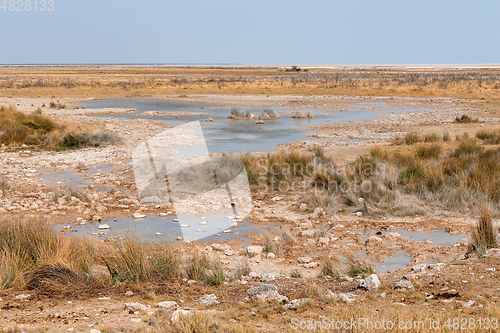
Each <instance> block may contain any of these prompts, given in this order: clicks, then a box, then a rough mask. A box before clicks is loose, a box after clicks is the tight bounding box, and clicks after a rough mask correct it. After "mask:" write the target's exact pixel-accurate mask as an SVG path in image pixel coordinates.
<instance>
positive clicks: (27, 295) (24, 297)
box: [14, 294, 31, 300]
mask: <svg viewBox="0 0 500 333" xmlns="http://www.w3.org/2000/svg"><path fill="white" fill-rule="evenodd" d="M30 297H31V294H21V295H17V296H14V299H16V300H28V298H30Z"/></svg>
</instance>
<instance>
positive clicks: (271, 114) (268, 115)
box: [259, 109, 280, 120]
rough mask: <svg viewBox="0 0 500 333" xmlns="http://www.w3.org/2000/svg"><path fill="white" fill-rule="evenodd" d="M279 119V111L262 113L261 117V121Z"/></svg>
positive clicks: (268, 110)
mask: <svg viewBox="0 0 500 333" xmlns="http://www.w3.org/2000/svg"><path fill="white" fill-rule="evenodd" d="M279 118H280V114H279V113H278V112H277V111H273V110H270V109H266V110H264V111H262V114H261V115H260V116H259V119H260V120H276V119H279Z"/></svg>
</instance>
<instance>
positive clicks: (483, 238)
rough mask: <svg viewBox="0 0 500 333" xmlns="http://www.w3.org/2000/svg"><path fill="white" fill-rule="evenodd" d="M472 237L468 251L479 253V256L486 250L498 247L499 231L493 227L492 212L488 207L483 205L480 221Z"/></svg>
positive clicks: (473, 230)
mask: <svg viewBox="0 0 500 333" xmlns="http://www.w3.org/2000/svg"><path fill="white" fill-rule="evenodd" d="M471 234H472V238H471V242H470V244H469V249H468V253H477V255H478V256H479V257H483V256H484V255H485V254H486V250H488V249H491V248H497V247H498V242H497V232H496V231H495V230H494V228H493V222H492V220H491V214H490V212H489V210H488V208H487V207H483V209H482V210H481V215H480V216H479V221H478V223H477V224H476V226H475V227H474V228H473V229H472V233H471Z"/></svg>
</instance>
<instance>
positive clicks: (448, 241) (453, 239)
mask: <svg viewBox="0 0 500 333" xmlns="http://www.w3.org/2000/svg"><path fill="white" fill-rule="evenodd" d="M357 232H363V230H357ZM377 232H381V233H382V235H385V234H386V233H388V232H397V233H398V234H400V235H401V236H402V237H404V238H405V239H407V240H409V241H416V242H425V241H426V240H427V239H429V240H430V241H431V242H432V244H436V245H438V246H445V247H451V246H453V245H455V244H456V243H458V242H459V241H461V240H462V239H466V238H467V237H469V235H467V234H461V235H450V234H449V233H448V232H446V231H444V230H434V231H433V232H431V233H426V232H423V231H410V230H406V229H395V230H391V231H384V230H380V229H373V230H369V231H365V233H364V234H365V235H366V236H364V237H363V238H362V239H363V240H366V239H367V238H368V235H370V234H375V233H377Z"/></svg>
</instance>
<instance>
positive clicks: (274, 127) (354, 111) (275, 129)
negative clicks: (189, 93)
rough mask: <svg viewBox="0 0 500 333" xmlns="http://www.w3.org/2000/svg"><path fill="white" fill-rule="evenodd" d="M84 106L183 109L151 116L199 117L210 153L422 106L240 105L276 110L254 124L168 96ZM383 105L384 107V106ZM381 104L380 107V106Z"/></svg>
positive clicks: (173, 120) (269, 143)
mask: <svg viewBox="0 0 500 333" xmlns="http://www.w3.org/2000/svg"><path fill="white" fill-rule="evenodd" d="M82 103H83V104H85V106H86V108H87V109H100V108H125V109H136V111H135V112H134V113H133V114H113V115H94V116H95V117H117V118H121V119H132V118H143V119H148V118H151V117H150V116H143V115H141V113H143V112H146V111H157V112H160V114H161V112H173V111H184V112H188V113H193V115H184V116H162V115H159V116H155V117H153V118H154V119H155V120H158V121H164V122H166V123H168V124H169V125H179V124H181V123H182V122H185V121H195V120H200V121H202V128H203V135H204V136H205V139H206V141H207V144H208V145H209V146H208V150H209V152H211V153H222V152H234V153H241V152H265V151H270V150H274V149H276V148H278V145H279V144H284V143H290V142H294V141H298V140H308V141H310V140H317V139H314V138H309V137H306V134H308V133H311V132H312V131H311V130H306V129H305V128H304V127H305V126H315V125H321V124H323V123H325V122H328V123H330V124H331V123H341V122H347V121H359V120H364V119H369V118H373V117H375V116H377V115H380V114H388V113H392V112H410V111H411V112H413V111H419V110H425V109H397V110H394V109H389V108H388V107H387V104H385V103H359V104H353V106H352V108H350V109H347V110H346V111H340V110H326V111H324V110H321V111H314V112H313V113H314V117H313V118H312V119H311V118H304V119H294V118H292V114H293V113H294V112H295V111H303V112H307V111H309V109H307V108H304V109H296V110H293V111H291V110H288V109H286V108H280V107H265V108H264V107H242V109H243V110H245V111H249V112H252V113H254V114H255V115H257V116H258V115H260V114H261V113H262V111H263V110H264V109H272V110H274V111H278V112H280V119H278V120H269V121H265V123H264V124H255V120H230V119H227V116H228V115H229V114H230V113H231V109H232V107H226V106H220V105H213V104H203V103H190V102H181V101H171V100H155V99H107V100H97V101H85V102H82ZM384 107H385V108H386V109H384ZM363 108H378V109H377V110H375V111H364V110H362V109H363ZM380 108H381V109H380ZM195 113H205V114H208V115H203V116H202V115H197V114H195ZM209 117H210V118H212V119H213V120H214V121H213V122H205V120H206V119H207V118H209Z"/></svg>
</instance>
